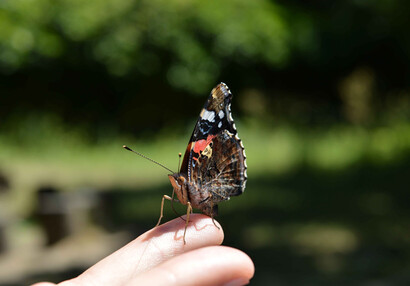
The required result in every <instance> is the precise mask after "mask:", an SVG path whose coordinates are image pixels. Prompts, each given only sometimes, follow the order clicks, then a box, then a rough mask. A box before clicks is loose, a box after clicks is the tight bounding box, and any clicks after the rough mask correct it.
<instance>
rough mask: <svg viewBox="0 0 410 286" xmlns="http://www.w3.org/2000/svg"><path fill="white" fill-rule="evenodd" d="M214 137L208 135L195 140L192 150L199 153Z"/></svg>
mask: <svg viewBox="0 0 410 286" xmlns="http://www.w3.org/2000/svg"><path fill="white" fill-rule="evenodd" d="M214 137H215V135H208V137H207V138H206V139H202V140H198V141H196V142H195V145H194V152H195V153H198V154H201V152H202V151H203V150H204V149H205V148H206V146H208V145H209V143H211V141H212V139H213V138H214Z"/></svg>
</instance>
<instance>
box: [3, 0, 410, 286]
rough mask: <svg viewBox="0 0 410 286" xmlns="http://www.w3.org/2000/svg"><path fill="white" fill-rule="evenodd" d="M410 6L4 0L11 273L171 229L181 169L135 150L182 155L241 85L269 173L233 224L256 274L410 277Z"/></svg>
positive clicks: (7, 270) (230, 213) (252, 177)
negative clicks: (223, 88) (210, 102)
mask: <svg viewBox="0 0 410 286" xmlns="http://www.w3.org/2000/svg"><path fill="white" fill-rule="evenodd" d="M409 15H410V5H409V3H408V1H404V0H402V1H400V0H383V1H367V0H346V1H341V0H340V1H300V0H299V1H297V0H289V1H269V0H253V1H246V0H229V1H212V0H211V1H189V0H185V1H182V0H166V1H164V0H144V1H136V0H134V1H133V0H98V1H97V0H89V1H82V0H61V1H52V0H2V1H0V284H1V285H26V284H28V283H31V282H35V281H40V280H48V281H53V282H59V281H61V280H62V279H67V278H70V277H74V276H75V275H78V274H80V273H81V272H82V271H83V270H84V269H86V268H87V267H89V266H90V265H92V264H94V263H95V262H96V261H98V260H99V259H101V258H102V257H104V256H106V255H108V254H109V253H111V252H112V251H114V250H115V249H117V248H119V247H121V246H122V245H124V244H125V243H127V242H128V241H130V240H131V239H133V238H135V237H136V236H138V235H139V234H141V233H143V232H144V231H146V230H148V229H150V228H151V227H153V226H154V225H155V223H156V221H157V219H158V215H159V209H160V200H161V197H162V195H163V194H168V195H169V194H170V193H171V185H170V184H169V181H168V178H167V176H166V175H167V173H166V172H165V171H164V170H163V169H161V168H159V167H158V166H156V165H154V164H151V163H149V162H148V161H145V160H143V159H141V158H137V157H136V156H134V155H132V154H131V153H129V152H126V151H125V150H123V149H122V148H121V146H122V145H123V144H127V145H129V146H131V147H133V148H135V149H136V150H138V151H140V152H142V153H144V154H146V155H148V156H150V157H152V158H153V159H155V160H158V161H160V162H162V163H163V164H165V165H167V166H168V167H169V168H171V169H176V168H177V163H178V155H177V154H178V153H179V152H184V150H185V147H186V144H187V141H188V139H189V136H190V134H191V132H192V129H193V127H194V124H195V120H196V118H197V116H198V113H199V111H200V109H201V107H202V105H203V103H204V102H205V99H206V98H207V96H208V94H209V92H210V90H211V89H212V88H213V87H214V86H215V85H216V84H217V83H219V82H221V81H223V82H225V83H227V84H228V86H229V87H230V89H231V91H232V92H233V94H234V98H233V108H232V109H233V116H234V118H235V119H236V125H237V128H238V130H239V135H240V137H241V138H242V140H243V142H244V145H245V147H246V153H247V156H248V160H247V162H248V167H249V169H248V176H249V179H248V184H247V189H246V191H245V193H244V194H243V195H242V196H240V197H236V198H234V199H232V200H231V201H229V203H221V205H220V216H219V217H218V221H220V222H221V224H222V226H223V228H224V230H225V236H226V239H225V242H224V244H225V245H230V246H233V247H237V248H239V249H242V250H243V251H245V252H246V253H248V254H249V255H250V257H251V258H252V259H253V261H254V263H255V266H256V274H255V278H254V279H253V280H252V283H251V284H252V285H409V284H410V207H409V202H410V196H409V190H410V188H409V183H408V181H409V176H410V121H409V119H410V37H409V28H410V22H409ZM178 210H179V212H180V213H182V212H184V207H182V206H181V207H179V208H178ZM174 217H175V214H174V213H173V212H172V211H171V210H170V207H169V205H167V206H166V214H165V220H169V219H172V218H174ZM187 241H188V243H189V237H188V238H187Z"/></svg>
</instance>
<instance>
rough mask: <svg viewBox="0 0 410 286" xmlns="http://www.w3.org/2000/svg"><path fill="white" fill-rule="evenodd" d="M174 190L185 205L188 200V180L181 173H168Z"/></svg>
mask: <svg viewBox="0 0 410 286" xmlns="http://www.w3.org/2000/svg"><path fill="white" fill-rule="evenodd" d="M168 178H169V181H170V182H171V185H172V187H173V188H174V192H175V194H176V195H177V197H178V200H179V201H180V202H181V204H183V205H185V204H186V203H187V202H188V181H187V179H186V177H185V176H184V175H183V174H181V173H174V174H170V175H168Z"/></svg>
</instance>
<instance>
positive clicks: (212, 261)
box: [132, 246, 255, 286]
mask: <svg viewBox="0 0 410 286" xmlns="http://www.w3.org/2000/svg"><path fill="white" fill-rule="evenodd" d="M254 273H255V267H254V264H253V262H252V260H251V259H250V257H249V256H248V255H247V254H245V253H244V252H242V251H240V250H238V249H235V248H231V247H226V246H209V247H204V248H200V249H196V250H192V251H189V252H186V253H184V254H181V255H179V256H177V257H174V258H172V259H170V260H168V261H166V262H164V263H162V264H160V265H158V266H157V267H156V268H154V269H152V270H151V271H148V272H146V273H144V274H142V275H141V276H139V277H136V279H135V280H133V281H132V282H133V283H134V284H136V285H138V284H141V285H169V286H173V285H192V284H193V281H195V285H245V284H248V283H249V281H250V279H252V277H253V275H254Z"/></svg>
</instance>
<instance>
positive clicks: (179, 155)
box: [178, 153, 182, 172]
mask: <svg viewBox="0 0 410 286" xmlns="http://www.w3.org/2000/svg"><path fill="white" fill-rule="evenodd" d="M181 156H182V154H181V153H179V154H178V157H179V159H178V172H181V169H179V167H180V164H181Z"/></svg>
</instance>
